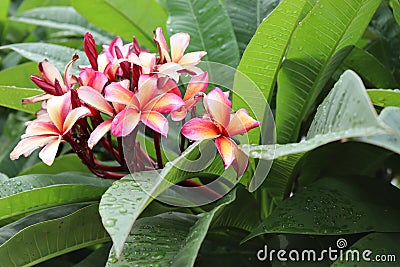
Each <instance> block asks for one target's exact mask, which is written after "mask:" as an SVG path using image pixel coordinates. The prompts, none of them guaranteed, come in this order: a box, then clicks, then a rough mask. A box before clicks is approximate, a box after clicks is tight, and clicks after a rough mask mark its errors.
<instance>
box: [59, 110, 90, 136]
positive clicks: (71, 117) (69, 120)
mask: <svg viewBox="0 0 400 267" xmlns="http://www.w3.org/2000/svg"><path fill="white" fill-rule="evenodd" d="M90 114H91V113H90V110H89V109H88V108H86V107H79V108H75V109H73V110H71V111H70V112H69V113H68V115H67V117H66V118H65V121H64V125H63V130H62V134H65V133H66V132H68V131H69V130H71V128H72V126H74V124H75V122H76V121H77V120H79V119H80V118H83V117H85V116H89V115H90Z"/></svg>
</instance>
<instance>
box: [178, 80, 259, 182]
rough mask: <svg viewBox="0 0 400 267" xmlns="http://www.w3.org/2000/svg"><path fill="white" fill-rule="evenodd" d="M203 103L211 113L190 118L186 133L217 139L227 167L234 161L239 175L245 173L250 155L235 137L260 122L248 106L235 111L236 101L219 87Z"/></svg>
mask: <svg viewBox="0 0 400 267" xmlns="http://www.w3.org/2000/svg"><path fill="white" fill-rule="evenodd" d="M203 104H204V107H205V109H206V111H207V114H206V115H205V116H203V118H194V119H191V120H190V121H188V122H187V123H186V124H185V125H184V126H183V127H182V134H183V135H184V136H185V137H186V138H188V139H191V140H194V141H199V140H205V139H215V145H216V147H217V149H218V152H219V154H220V155H221V157H222V160H223V161H224V165H225V169H227V168H228V167H229V166H230V165H232V166H233V167H234V169H235V171H236V172H237V175H238V176H241V175H243V173H244V171H245V170H246V168H247V165H248V157H247V155H246V154H245V153H244V152H243V151H241V150H240V149H239V148H238V146H237V144H236V143H235V141H234V140H232V138H231V137H232V136H235V135H238V134H244V133H246V132H248V131H249V130H251V129H253V128H255V127H257V126H259V124H260V123H259V122H258V121H256V120H254V119H253V118H251V117H250V116H249V114H248V113H247V111H246V110H245V109H239V110H238V111H237V112H236V113H234V114H231V113H230V111H231V106H232V103H231V102H230V100H229V99H228V97H227V95H226V94H224V93H223V92H222V90H221V89H219V88H215V89H214V90H212V91H211V92H210V93H209V94H208V95H206V96H205V97H204V100H203Z"/></svg>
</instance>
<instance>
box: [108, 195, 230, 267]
mask: <svg viewBox="0 0 400 267" xmlns="http://www.w3.org/2000/svg"><path fill="white" fill-rule="evenodd" d="M234 199H235V191H233V192H231V193H229V194H228V195H227V196H226V197H224V198H223V199H222V200H221V201H220V202H219V204H218V205H217V206H216V207H215V208H214V209H212V210H211V211H209V212H205V213H202V214H199V215H197V216H196V215H192V214H185V213H177V212H172V213H163V214H160V215H157V216H154V217H146V218H142V219H139V220H137V222H136V223H135V224H134V226H133V228H132V230H131V232H130V235H129V237H128V239H127V241H126V248H125V250H124V253H123V254H122V257H121V258H120V259H119V260H118V261H117V258H116V256H115V253H114V251H111V254H110V258H109V261H108V264H107V266H121V265H127V266H134V265H135V264H137V265H150V264H154V263H157V264H159V265H160V266H193V265H194V262H195V260H196V257H197V253H198V251H199V249H200V246H201V244H202V242H203V240H204V238H205V236H206V234H207V231H208V228H209V227H210V223H211V221H212V219H213V217H214V215H215V214H216V213H217V212H218V211H219V210H220V209H221V208H222V207H223V206H225V205H226V204H229V203H231V202H232V201H234Z"/></svg>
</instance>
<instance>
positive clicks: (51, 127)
mask: <svg viewBox="0 0 400 267" xmlns="http://www.w3.org/2000/svg"><path fill="white" fill-rule="evenodd" d="M46 109H47V114H42V115H41V116H40V117H39V118H38V119H36V120H34V121H31V122H29V123H28V124H27V128H26V132H25V134H24V135H22V136H21V141H20V142H19V143H18V144H17V146H16V147H15V148H14V150H13V151H12V152H11V154H10V158H11V159H12V160H15V159H18V158H19V156H20V155H24V156H29V155H30V154H31V153H32V152H33V151H34V150H36V149H37V148H39V147H42V146H45V147H44V148H43V149H42V150H41V152H40V153H39V157H40V158H41V159H42V160H43V162H44V163H46V164H47V165H51V164H52V163H53V161H54V158H55V157H56V154H57V150H58V147H59V145H60V142H61V141H63V140H64V137H65V135H66V134H68V133H69V132H70V130H71V128H72V127H73V126H74V124H75V123H76V121H77V120H79V119H80V118H82V117H85V116H88V115H90V111H89V109H87V108H85V107H78V108H75V109H72V108H71V94H70V93H66V94H64V95H62V96H54V97H52V98H51V99H49V100H48V101H47V105H46Z"/></svg>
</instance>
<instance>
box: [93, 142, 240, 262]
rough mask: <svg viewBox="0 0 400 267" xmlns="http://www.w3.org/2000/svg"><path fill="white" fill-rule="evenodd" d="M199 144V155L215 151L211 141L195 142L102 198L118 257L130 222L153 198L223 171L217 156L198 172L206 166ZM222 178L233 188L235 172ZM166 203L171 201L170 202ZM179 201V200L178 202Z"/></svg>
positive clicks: (117, 183)
mask: <svg viewBox="0 0 400 267" xmlns="http://www.w3.org/2000/svg"><path fill="white" fill-rule="evenodd" d="M200 144H203V145H205V146H204V147H203V149H202V152H204V151H207V152H208V153H210V151H212V149H214V150H215V148H213V147H210V146H214V144H213V143H212V142H203V143H202V142H196V143H194V144H193V145H192V146H190V147H189V148H188V149H187V150H186V151H185V152H184V153H183V154H182V155H181V156H180V157H178V158H176V159H175V160H174V161H172V162H170V163H169V164H167V165H166V166H165V167H164V169H162V171H161V172H160V173H158V172H157V171H147V172H140V173H133V174H131V175H130V176H126V177H124V178H123V179H121V180H118V181H115V182H114V184H113V185H112V186H111V187H110V188H109V190H107V192H106V193H105V194H104V195H103V197H102V199H101V202H100V214H101V216H102V220H103V224H104V226H105V228H106V230H107V231H108V232H109V234H110V236H111V238H112V240H113V243H114V249H115V251H116V255H117V257H119V256H120V255H121V253H122V249H123V246H124V243H125V240H126V238H127V237H128V235H129V231H130V230H131V228H132V225H133V223H134V222H135V221H136V219H137V218H138V216H139V215H140V214H141V212H142V211H143V210H144V209H145V208H146V207H147V206H148V205H149V204H150V203H151V201H153V199H154V198H155V197H157V196H159V195H160V194H161V193H162V192H164V191H165V190H166V189H167V188H169V187H170V186H171V185H173V184H176V183H178V182H180V181H183V180H186V179H190V178H195V177H211V178H215V177H219V176H220V175H221V174H222V173H223V172H224V168H223V164H222V161H221V159H220V158H219V157H217V158H216V159H215V160H213V161H212V162H211V164H210V165H209V166H208V167H207V168H206V169H204V168H202V169H201V171H198V170H199V168H200V167H203V166H204V163H205V162H204V160H198V159H199V157H201V156H200V155H204V154H206V153H201V151H200V149H199V147H201V146H200ZM208 155H209V154H208ZM206 157H207V155H206ZM196 159H197V160H196ZM203 169H204V170H203ZM191 170H192V171H191ZM195 170H196V171H195ZM224 177H225V179H227V180H228V182H230V183H231V184H232V185H234V184H235V183H236V182H237V181H236V173H235V172H234V170H233V169H232V168H230V169H228V170H227V172H225V174H224ZM164 197H167V198H168V197H171V196H168V195H167V196H164ZM196 198H200V200H201V195H199V194H194V195H193V201H195V200H196ZM168 200H169V201H170V200H171V199H168ZM178 201H182V200H181V199H178ZM179 204H180V205H188V206H191V205H193V204H192V203H182V202H181V203H179V202H177V204H176V205H179Z"/></svg>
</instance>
